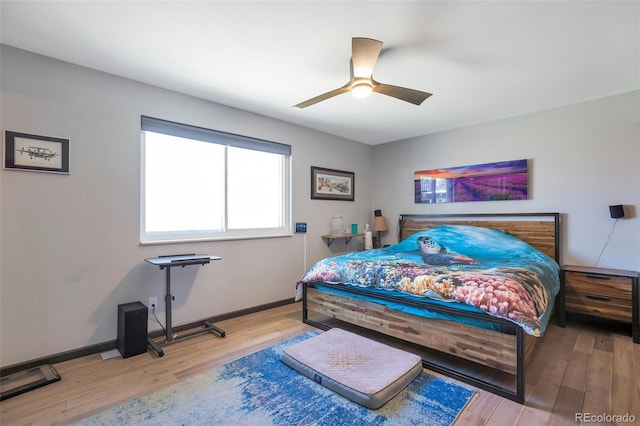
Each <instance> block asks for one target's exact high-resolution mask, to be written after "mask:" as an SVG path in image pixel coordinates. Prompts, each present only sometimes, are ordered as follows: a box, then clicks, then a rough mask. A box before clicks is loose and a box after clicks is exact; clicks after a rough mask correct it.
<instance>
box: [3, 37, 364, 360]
mask: <svg viewBox="0 0 640 426" xmlns="http://www.w3.org/2000/svg"><path fill="white" fill-rule="evenodd" d="M1 49H2V50H1V51H0V54H1V56H2V61H1V69H0V76H1V87H0V88H1V98H0V108H1V113H2V115H1V119H2V122H1V123H0V129H2V132H3V134H4V131H5V130H11V131H17V132H24V133H31V134H37V135H46V136H55V137H62V138H68V139H70V152H71V153H70V169H71V174H70V175H68V176H67V175H57V174H50V173H34V172H23V171H14V170H2V171H0V190H1V198H0V201H1V208H0V220H1V222H0V224H1V233H0V254H1V261H0V271H1V275H0V339H1V340H0V365H1V366H7V365H11V364H15V363H20V362H25V361H29V360H32V359H35V358H39V357H43V356H47V355H52V354H56V353H60V352H64V351H68V350H73V349H78V348H81V347H84V346H88V345H92V344H97V343H103V342H106V341H110V340H114V339H115V338H116V324H117V320H116V318H117V305H118V304H120V303H127V302H132V301H137V300H140V301H142V302H143V303H145V304H146V303H147V300H148V297H149V296H158V297H159V300H162V298H163V295H164V271H160V270H159V269H158V268H155V267H152V266H151V265H149V264H147V263H145V262H144V258H146V257H154V256H157V255H161V254H171V253H185V252H196V253H213V254H217V255H220V256H222V257H223V260H222V261H220V262H214V263H212V264H210V265H206V266H203V267H189V268H184V269H178V270H174V271H173V272H172V290H173V291H172V293H173V294H174V296H175V299H176V300H175V302H174V305H173V306H174V311H173V313H174V321H173V323H174V325H179V324H184V323H189V322H192V321H196V320H198V319H201V318H206V317H209V316H214V315H218V314H224V313H228V312H233V311H236V310H239V309H244V308H249V307H253V306H257V305H261V304H266V303H270V302H274V301H279V300H283V299H287V298H292V297H293V294H294V285H295V282H296V280H297V279H299V278H300V276H301V274H302V273H303V272H304V267H305V265H306V264H310V263H312V262H314V261H316V260H318V259H320V258H323V257H326V256H328V255H330V254H332V253H336V252H341V251H345V250H346V249H350V248H354V249H355V248H359V247H362V243H361V242H359V241H357V240H353V241H351V243H350V244H349V246H348V247H345V245H344V243H343V242H340V241H338V242H335V243H334V244H333V245H332V246H331V249H329V248H327V246H326V244H325V242H324V241H323V240H322V239H321V238H320V235H321V234H324V233H327V232H328V230H329V223H330V218H331V215H333V214H342V215H343V216H344V218H345V223H351V222H354V221H355V222H357V223H359V224H361V226H362V225H363V224H364V223H365V222H368V221H370V217H371V188H370V185H369V182H370V181H371V161H372V148H371V147H370V146H367V145H363V144H360V143H356V142H353V141H347V140H344V139H340V138H336V137H333V136H329V135H327V134H323V133H320V132H316V131H311V130H308V129H304V128H301V127H298V126H294V125H290V124H287V123H284V122H280V121H276V120H273V119H269V118H266V117H263V116H259V115H255V114H251V113H248V112H244V111H239V110H235V109H232V108H229V107H224V106H221V105H217V104H214V103H211V102H206V101H204V100H201V99H196V98H192V97H188V96H183V95H180V94H177V93H173V92H169V91H166V90H162V89H158V88H155V87H151V86H148V85H144V84H140V83H137V82H134V81H130V80H126V79H122V78H118V77H115V76H112V75H108V74H104V73H99V72H95V71H92V70H89V69H86V68H81V67H78V66H75V65H71V64H68V63H65V62H60V61H57V60H53V59H50V58H46V57H42V56H38V55H34V54H31V53H28V52H25V51H21V50H17V49H14V48H10V47H7V46H1ZM141 115H148V116H152V117H158V118H163V119H168V120H172V121H178V122H184V123H188V124H193V125H198V126H203V127H208V128H213V129H217V130H222V131H226V132H232V133H238V134H243V135H247V136H254V137H258V138H263V139H269V140H273V141H276V142H281V143H286V144H290V145H291V146H292V151H293V154H292V155H293V156H292V159H293V160H292V163H293V169H292V176H293V191H292V193H293V220H294V221H300V222H307V223H308V226H309V232H308V234H307V235H306V236H303V235H294V236H292V237H289V238H275V239H257V240H242V241H226V242H211V243H191V244H169V245H153V246H140V245H139V241H138V237H139V212H140V208H139V206H140V199H139V196H140V116H141ZM312 165H314V166H321V167H327V168H333V169H339V170H348V171H353V172H355V176H356V188H355V195H356V201H355V202H344V201H323V200H311V199H310V194H309V192H310V167H311V166H312ZM258 211H259V206H256V212H258ZM305 240H306V241H305ZM305 250H306V251H305ZM158 316H159V318H161V319H162V320H164V310H163V309H161V310H160V311H159V312H158ZM150 328H151V329H157V328H158V326H157V325H156V324H154V323H150Z"/></svg>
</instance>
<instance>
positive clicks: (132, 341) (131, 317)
mask: <svg viewBox="0 0 640 426" xmlns="http://www.w3.org/2000/svg"><path fill="white" fill-rule="evenodd" d="M148 316H149V310H148V309H147V307H146V306H145V305H144V304H143V303H142V302H133V303H124V304H122V305H118V340H117V346H118V351H119V352H120V355H122V357H123V358H129V357H130V356H134V355H139V354H142V353H145V352H147V321H148V319H147V317H148Z"/></svg>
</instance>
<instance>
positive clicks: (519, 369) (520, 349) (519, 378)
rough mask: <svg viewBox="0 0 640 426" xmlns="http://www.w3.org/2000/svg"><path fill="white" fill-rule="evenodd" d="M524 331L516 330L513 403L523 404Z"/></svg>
mask: <svg viewBox="0 0 640 426" xmlns="http://www.w3.org/2000/svg"><path fill="white" fill-rule="evenodd" d="M524 337H525V336H524V331H523V330H522V329H521V328H520V327H518V328H517V329H516V346H517V348H516V350H517V353H516V363H517V365H516V395H515V401H516V402H517V403H519V404H524V388H525V380H524V379H525V366H524V364H525V352H524Z"/></svg>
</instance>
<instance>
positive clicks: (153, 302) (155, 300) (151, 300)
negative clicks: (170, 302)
mask: <svg viewBox="0 0 640 426" xmlns="http://www.w3.org/2000/svg"><path fill="white" fill-rule="evenodd" d="M154 306H155V307H156V308H158V298H157V297H156V296H152V297H150V298H149V306H147V307H148V308H149V309H151V310H153V307H154Z"/></svg>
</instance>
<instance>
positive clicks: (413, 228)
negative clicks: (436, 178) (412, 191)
mask: <svg viewBox="0 0 640 426" xmlns="http://www.w3.org/2000/svg"><path fill="white" fill-rule="evenodd" d="M440 225H472V226H479V227H483V228H494V229H499V230H501V231H504V232H506V233H508V234H511V235H513V236H515V237H517V238H519V239H521V240H522V241H524V242H526V243H527V244H529V245H530V246H532V247H534V248H536V249H538V250H540V251H541V252H543V253H545V254H546V255H547V256H550V257H552V258H553V259H555V261H556V262H558V263H560V237H559V234H560V213H496V214H438V215H428V214H402V215H400V219H399V222H398V240H399V241H402V240H404V239H405V238H407V237H409V236H410V235H413V234H415V233H416V232H418V231H422V230H425V229H431V228H435V227H436V226H440Z"/></svg>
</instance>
